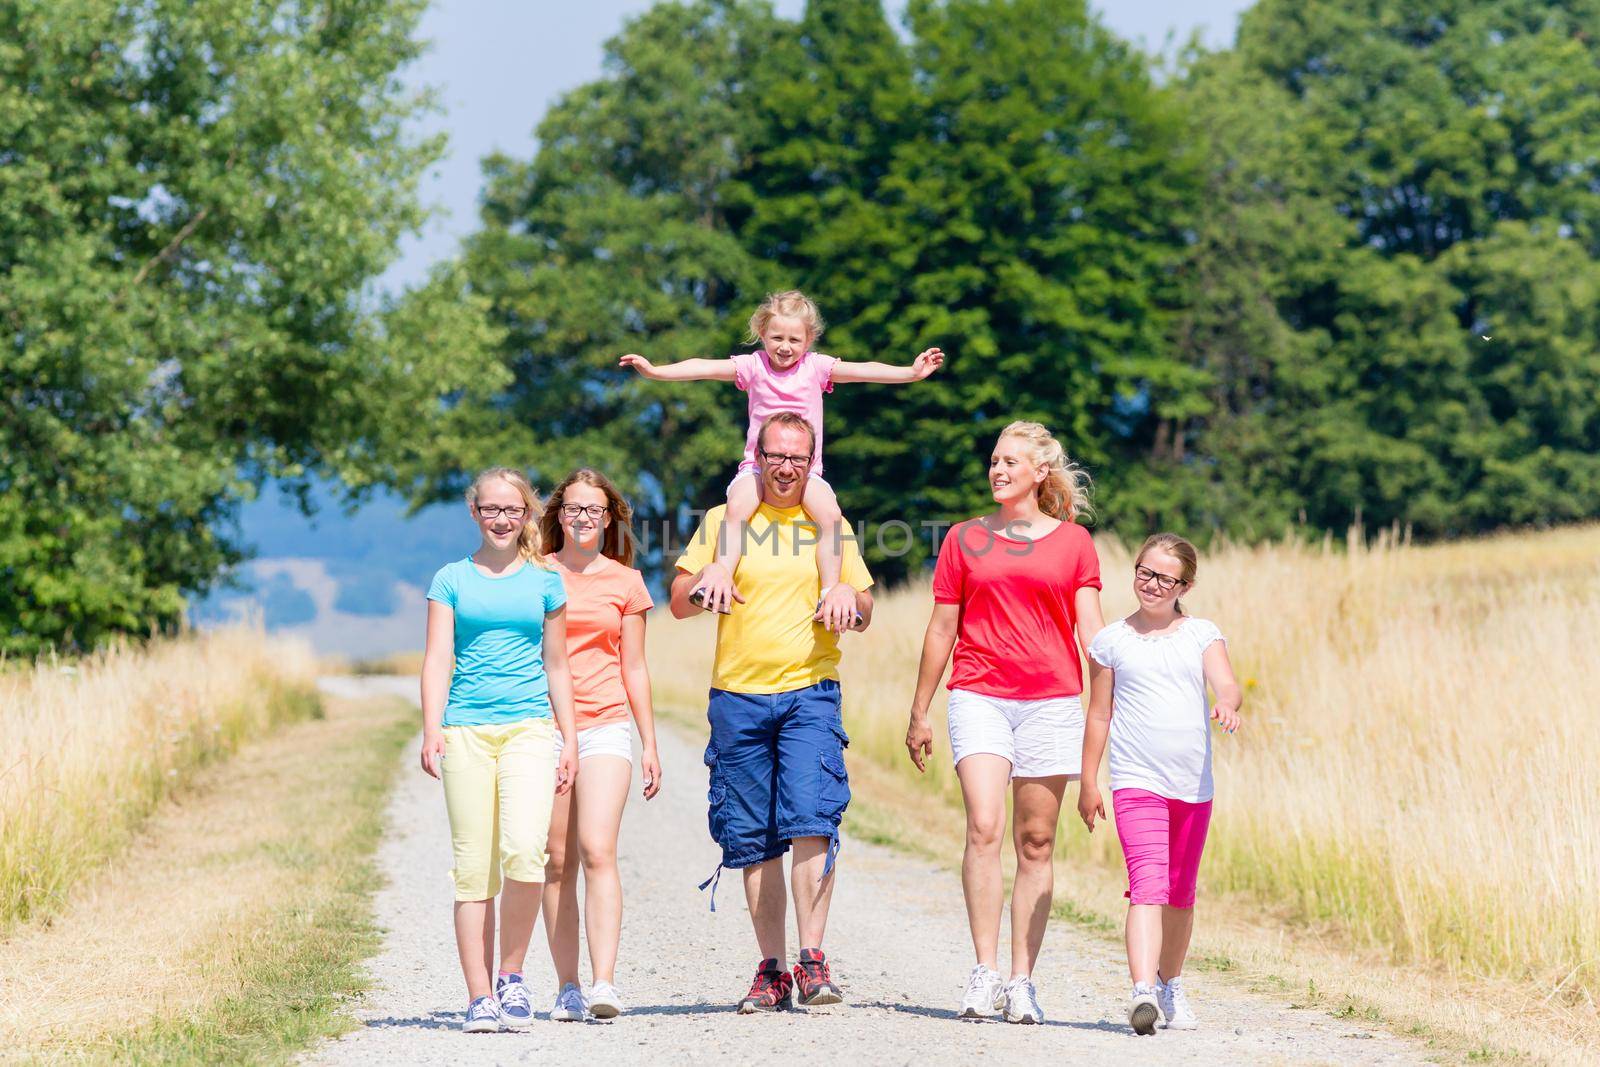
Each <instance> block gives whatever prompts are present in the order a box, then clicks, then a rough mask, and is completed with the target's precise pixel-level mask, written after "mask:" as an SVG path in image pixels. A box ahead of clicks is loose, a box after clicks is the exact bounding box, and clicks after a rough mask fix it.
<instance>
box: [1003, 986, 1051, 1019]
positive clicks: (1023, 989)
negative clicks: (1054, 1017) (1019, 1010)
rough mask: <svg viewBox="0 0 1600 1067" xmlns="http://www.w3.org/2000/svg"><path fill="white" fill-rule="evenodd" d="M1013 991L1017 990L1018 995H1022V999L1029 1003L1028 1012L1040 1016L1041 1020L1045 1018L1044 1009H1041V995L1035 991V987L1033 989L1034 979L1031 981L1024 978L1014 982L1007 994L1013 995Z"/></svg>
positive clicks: (1008, 988) (1007, 989) (1007, 988)
mask: <svg viewBox="0 0 1600 1067" xmlns="http://www.w3.org/2000/svg"><path fill="white" fill-rule="evenodd" d="M1012 990H1016V991H1017V993H1020V994H1021V995H1022V997H1023V998H1024V1000H1025V1001H1026V1003H1027V1006H1028V1010H1029V1011H1030V1012H1032V1013H1033V1014H1034V1015H1037V1016H1039V1017H1040V1018H1043V1017H1044V1009H1042V1008H1040V1007H1039V994H1038V991H1037V990H1035V989H1034V987H1033V980H1032V979H1030V978H1022V979H1019V980H1017V981H1015V982H1012V983H1011V984H1010V985H1009V986H1007V987H1006V992H1007V993H1008V994H1009V993H1011V991H1012Z"/></svg>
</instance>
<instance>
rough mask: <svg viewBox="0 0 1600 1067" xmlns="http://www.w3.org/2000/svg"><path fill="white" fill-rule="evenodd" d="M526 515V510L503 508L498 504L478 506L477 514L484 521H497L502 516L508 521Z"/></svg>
mask: <svg viewBox="0 0 1600 1067" xmlns="http://www.w3.org/2000/svg"><path fill="white" fill-rule="evenodd" d="M527 513H528V509H527V508H518V507H510V508H503V507H500V506H499V505H498V504H479V505H478V514H479V515H480V516H482V517H483V518H485V519H498V518H499V517H500V516H502V515H504V516H505V517H506V518H508V519H520V518H522V516H524V515H526V514H527Z"/></svg>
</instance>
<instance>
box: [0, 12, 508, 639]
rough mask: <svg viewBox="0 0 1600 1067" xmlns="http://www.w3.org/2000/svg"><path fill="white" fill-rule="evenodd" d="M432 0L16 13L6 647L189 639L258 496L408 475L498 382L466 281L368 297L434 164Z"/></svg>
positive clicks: (4, 281)
mask: <svg viewBox="0 0 1600 1067" xmlns="http://www.w3.org/2000/svg"><path fill="white" fill-rule="evenodd" d="M421 8H422V3H421V2H420V0H357V2H352V3H342V4H337V5H333V4H325V3H312V2H309V0H307V2H282V3H260V2H248V0H184V2H178V0H142V2H136V3H123V4H118V3H112V2H110V0H61V2H55V3H48V4H46V3H39V2H35V0H3V2H0V144H4V145H5V148H4V150H3V151H0V323H3V324H4V331H5V333H4V350H3V355H0V412H3V414H0V650H4V651H10V652H21V653H30V652H33V651H36V650H38V649H41V648H44V647H48V646H55V647H63V648H68V649H71V648H85V647H90V646H93V645H94V644H96V643H98V642H99V641H100V640H102V639H103V638H104V637H106V636H108V635H110V634H114V633H118V632H146V631H148V630H149V629H151V628H161V627H170V626H173V625H176V624H177V623H178V622H179V621H180V620H181V615H182V610H183V606H184V601H185V596H186V595H188V594H194V593H199V592H203V591H204V590H205V589H207V588H208V587H209V586H210V585H211V584H213V583H214V581H215V580H216V579H217V576H218V575H219V573H220V572H221V571H222V570H223V569H224V568H225V567H226V566H227V565H228V564H230V563H232V562H234V561H236V560H237V559H238V558H239V557H240V554H241V553H240V550H239V548H238V546H237V544H236V542H235V535H234V532H233V531H232V530H231V529H230V526H231V517H232V515H233V514H234V511H235V508H236V506H237V502H238V501H239V500H241V499H242V498H244V497H246V496H248V495H249V494H250V493H251V492H252V491H253V488H254V487H255V486H258V485H259V484H260V483H261V482H262V481H263V480H264V479H266V478H269V477H271V478H278V479H282V480H284V481H286V482H287V483H288V484H289V485H291V486H297V485H298V486H301V487H303V486H304V485H305V484H307V482H308V481H309V479H310V478H312V477H313V476H315V475H332V476H340V477H344V478H346V479H347V480H348V482H349V483H350V484H351V485H354V486H357V487H359V486H361V485H364V484H370V483H371V482H372V481H374V480H394V479H396V478H402V477H404V475H402V474H401V466H402V464H403V463H404V461H405V457H406V452H405V449H406V448H407V447H409V446H406V445H405V442H406V441H407V440H408V439H409V435H416V434H421V435H424V436H426V435H427V434H428V433H429V432H430V431H431V430H432V429H433V428H434V426H435V421H434V420H435V419H445V418H446V417H447V415H448V412H447V411H446V409H445V408H443V407H441V405H440V404H439V397H440V396H441V395H448V394H451V393H452V392H455V391H470V390H473V389H478V388H483V387H487V388H488V389H490V390H493V389H494V388H497V387H498V385H499V384H500V379H499V377H498V375H499V374H500V371H499V369H498V368H497V367H496V366H495V365H494V364H492V363H489V362H486V361H484V360H483V359H482V358H481V354H482V352H483V351H484V350H485V349H486V348H487V344H488V342H490V341H491V340H492V336H491V335H490V334H489V333H488V332H487V331H486V330H485V328H484V327H483V325H482V324H481V317H479V318H476V319H475V318H474V317H473V316H472V314H471V311H472V308H471V305H467V306H466V307H465V308H463V306H462V305H461V304H460V302H459V297H460V295H461V291H460V286H459V284H458V283H457V282H456V281H455V280H454V279H453V278H452V277H451V276H450V274H449V273H448V271H445V272H441V273H440V275H439V276H438V277H437V278H435V279H434V280H433V282H432V283H430V284H429V285H427V286H424V287H422V288H420V289H418V290H417V291H415V292H413V293H410V294H408V295H407V296H406V297H405V298H403V299H402V300H400V301H396V302H391V303H387V304H385V305H384V306H381V307H374V306H373V304H372V301H370V300H366V299H363V296H362V289H363V286H365V285H366V284H367V283H368V282H369V281H370V280H371V279H373V278H374V277H375V276H376V275H377V274H378V273H379V272H380V271H381V270H382V269H383V268H384V267H385V266H386V265H387V264H388V262H389V261H390V260H391V259H392V257H393V255H394V250H395V244H396V241H397V240H398V238H399V236H400V235H401V234H402V233H404V232H406V231H407V230H410V229H412V228H414V227H415V226H416V225H417V224H418V223H419V222H420V220H421V218H422V213H421V210H420V209H419V207H418V205H417V202H416V197H415V188H414V187H415V182H416V178H417V176H418V174H419V173H420V172H421V170H422V169H423V168H424V167H425V166H426V165H427V164H428V163H429V162H430V161H431V160H433V159H434V158H436V156H437V154H438V151H439V147H440V146H439V144H438V143H437V142H433V141H428V142H422V143H413V142H412V141H411V140H410V139H409V138H408V137H407V136H406V134H405V132H404V125H405V123H406V121H407V120H408V119H409V118H410V117H411V116H413V115H414V114H416V113H417V111H418V109H419V108H420V107H423V106H425V101H423V100H420V99H418V98H416V97H414V96H412V95H411V94H408V93H407V92H406V91H405V90H404V89H403V87H402V86H401V85H400V83H399V81H398V79H397V77H396V71H397V69H398V68H399V67H400V66H401V65H403V64H404V63H406V62H407V61H409V60H410V59H411V58H412V57H414V56H415V54H416V52H417V48H418V45H417V44H416V42H415V41H414V40H413V38H412V32H413V30H414V27H415V24H416V21H417V18H418V15H419V12H420V10H421ZM439 330H448V331H451V333H452V334H455V335H453V336H449V337H447V338H445V339H443V343H439V344H433V345H428V344H425V343H424V342H426V341H429V340H434V341H438V340H440V338H439V334H438V333H437V331H439Z"/></svg>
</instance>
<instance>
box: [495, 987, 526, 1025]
mask: <svg viewBox="0 0 1600 1067" xmlns="http://www.w3.org/2000/svg"><path fill="white" fill-rule="evenodd" d="M494 995H495V999H496V1000H498V1001H499V1002H500V1025H502V1026H504V1027H505V1028H506V1029H508V1030H522V1029H525V1028H526V1027H527V1026H528V1025H529V1024H530V1023H532V1022H533V1003H532V1002H531V1001H529V1000H528V987H527V986H526V985H524V984H523V981H522V975H520V974H502V975H501V976H500V977H499V978H497V979H496V980H495V983H494Z"/></svg>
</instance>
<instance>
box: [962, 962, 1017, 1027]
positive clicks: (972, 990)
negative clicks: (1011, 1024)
mask: <svg viewBox="0 0 1600 1067" xmlns="http://www.w3.org/2000/svg"><path fill="white" fill-rule="evenodd" d="M1005 1010H1006V980H1005V979H1004V978H1001V977H1000V972H999V971H997V970H995V969H994V968H992V967H985V966H984V965H983V964H981V963H980V964H978V965H977V966H976V967H974V968H972V973H971V974H969V975H967V993H966V995H965V996H964V997H962V998H961V1018H963V1019H988V1018H991V1017H993V1016H995V1015H998V1014H1000V1013H1001V1012H1002V1011H1005Z"/></svg>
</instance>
